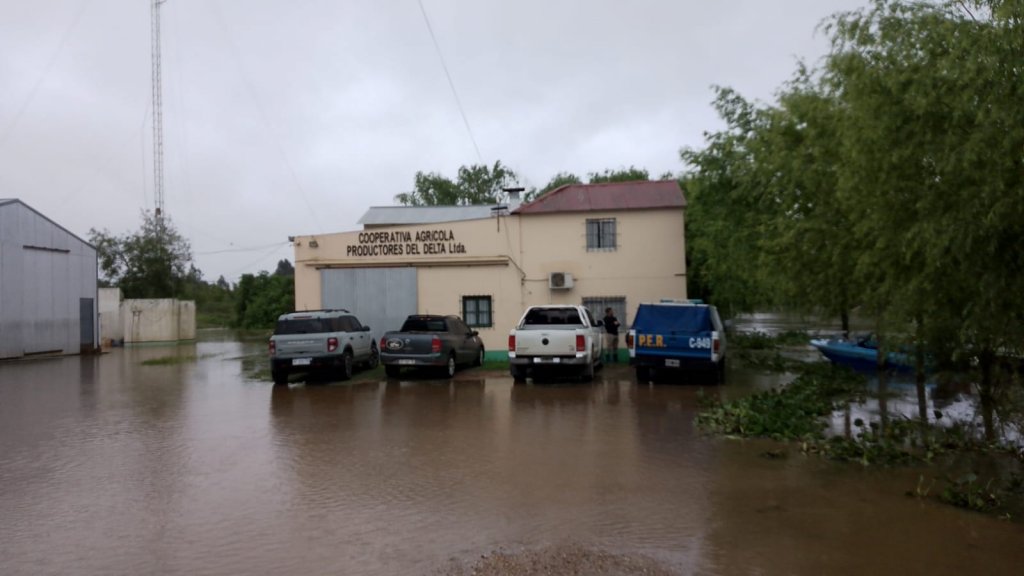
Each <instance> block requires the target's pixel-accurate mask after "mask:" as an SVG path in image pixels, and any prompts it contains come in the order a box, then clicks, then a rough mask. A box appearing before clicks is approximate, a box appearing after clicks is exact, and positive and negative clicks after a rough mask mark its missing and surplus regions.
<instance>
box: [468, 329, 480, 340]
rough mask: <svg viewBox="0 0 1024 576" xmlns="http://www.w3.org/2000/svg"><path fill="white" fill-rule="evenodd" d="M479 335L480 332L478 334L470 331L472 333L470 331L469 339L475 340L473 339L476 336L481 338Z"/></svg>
mask: <svg viewBox="0 0 1024 576" xmlns="http://www.w3.org/2000/svg"><path fill="white" fill-rule="evenodd" d="M479 335H480V333H479V332H477V331H476V330H470V331H469V337H470V338H473V337H475V336H479Z"/></svg>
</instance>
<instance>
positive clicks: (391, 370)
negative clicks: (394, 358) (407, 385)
mask: <svg viewBox="0 0 1024 576" xmlns="http://www.w3.org/2000/svg"><path fill="white" fill-rule="evenodd" d="M401 372H402V369H401V368H399V367H398V366H395V365H394V364H385V365H384V373H385V374H387V376H388V378H398V375H399V374H400V373H401Z"/></svg>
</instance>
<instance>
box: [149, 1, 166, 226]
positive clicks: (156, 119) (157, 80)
mask: <svg viewBox="0 0 1024 576" xmlns="http://www.w3.org/2000/svg"><path fill="white" fill-rule="evenodd" d="M166 1H167V0H152V42H153V47H152V52H153V200H154V202H155V204H156V219H157V221H162V220H163V214H164V111H163V108H164V98H163V82H162V78H161V76H162V75H161V72H160V5H161V4H163V3H164V2H166Z"/></svg>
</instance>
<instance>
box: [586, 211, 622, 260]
mask: <svg viewBox="0 0 1024 576" xmlns="http://www.w3.org/2000/svg"><path fill="white" fill-rule="evenodd" d="M615 240H616V239H615V218H590V219H587V251H588V252H611V251H612V250H615V247H616V242H615Z"/></svg>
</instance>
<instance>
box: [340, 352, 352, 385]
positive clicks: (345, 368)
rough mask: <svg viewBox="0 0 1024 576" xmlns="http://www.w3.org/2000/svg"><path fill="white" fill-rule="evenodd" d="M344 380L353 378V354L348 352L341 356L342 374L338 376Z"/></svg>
mask: <svg viewBox="0 0 1024 576" xmlns="http://www.w3.org/2000/svg"><path fill="white" fill-rule="evenodd" d="M338 375H339V376H340V377H341V379H342V380H348V379H350V378H352V352H350V351H348V350H346V351H345V353H344V354H342V355H341V373H340V374H338Z"/></svg>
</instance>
